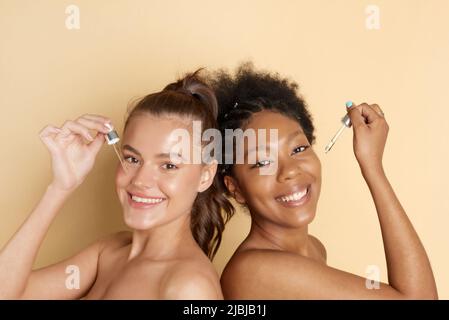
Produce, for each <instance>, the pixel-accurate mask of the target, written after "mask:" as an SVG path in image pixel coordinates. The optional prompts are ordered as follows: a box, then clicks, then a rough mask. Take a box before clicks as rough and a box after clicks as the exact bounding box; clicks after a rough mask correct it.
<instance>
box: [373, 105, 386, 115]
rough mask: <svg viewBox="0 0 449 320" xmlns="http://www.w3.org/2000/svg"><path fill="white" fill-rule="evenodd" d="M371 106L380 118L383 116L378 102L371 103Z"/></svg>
mask: <svg viewBox="0 0 449 320" xmlns="http://www.w3.org/2000/svg"><path fill="white" fill-rule="evenodd" d="M371 108H373V109H374V110H375V111H376V112H377V113H378V114H379V115H380V116H381V117H382V118H385V115H384V112H383V111H382V109H381V108H380V107H379V105H378V104H372V105H371Z"/></svg>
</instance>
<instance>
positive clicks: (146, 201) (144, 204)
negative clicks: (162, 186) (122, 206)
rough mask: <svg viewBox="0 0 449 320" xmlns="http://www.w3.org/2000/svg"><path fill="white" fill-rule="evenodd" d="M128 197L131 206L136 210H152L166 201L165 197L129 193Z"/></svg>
mask: <svg viewBox="0 0 449 320" xmlns="http://www.w3.org/2000/svg"><path fill="white" fill-rule="evenodd" d="M127 195H128V203H129V205H130V206H131V207H132V208H136V209H148V208H152V207H154V206H156V205H158V204H160V203H162V202H164V201H165V200H166V198H164V197H155V196H148V195H144V194H142V193H137V192H132V193H130V192H127Z"/></svg>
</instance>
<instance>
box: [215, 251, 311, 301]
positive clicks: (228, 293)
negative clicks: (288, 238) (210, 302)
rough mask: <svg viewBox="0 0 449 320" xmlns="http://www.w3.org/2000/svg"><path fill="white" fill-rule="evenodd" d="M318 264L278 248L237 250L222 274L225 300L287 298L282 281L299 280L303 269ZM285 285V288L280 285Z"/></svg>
mask: <svg viewBox="0 0 449 320" xmlns="http://www.w3.org/2000/svg"><path fill="white" fill-rule="evenodd" d="M313 265H318V263H317V262H314V261H313V260H311V259H309V258H306V257H303V256H300V255H297V254H293V253H289V252H283V251H279V250H271V249H248V250H244V251H240V252H237V253H235V254H234V255H233V257H232V258H231V259H230V261H229V262H228V264H227V265H226V267H225V269H224V270H223V273H222V275H221V286H222V290H223V294H224V298H225V299H279V297H282V298H289V294H288V293H287V292H286V291H285V290H284V289H285V286H284V285H282V284H283V283H284V284H285V283H288V282H289V281H292V279H293V278H295V281H297V282H301V279H300V278H302V277H303V276H302V275H303V274H304V273H303V272H302V270H306V269H308V268H313ZM283 287H284V288H283Z"/></svg>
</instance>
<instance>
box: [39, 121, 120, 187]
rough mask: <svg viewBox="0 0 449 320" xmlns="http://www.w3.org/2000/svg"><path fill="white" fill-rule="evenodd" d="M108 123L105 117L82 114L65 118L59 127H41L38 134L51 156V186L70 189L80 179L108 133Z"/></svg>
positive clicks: (83, 177) (87, 170)
mask: <svg viewBox="0 0 449 320" xmlns="http://www.w3.org/2000/svg"><path fill="white" fill-rule="evenodd" d="M110 123H111V120H110V119H108V118H106V117H102V116H99V115H89V114H86V115H83V116H81V117H79V118H78V119H76V120H67V121H66V122H65V123H64V125H63V126H62V127H61V128H58V127H55V126H52V125H48V126H46V127H45V128H44V129H42V131H41V132H40V133H39V137H40V139H41V140H42V142H43V143H44V144H45V146H46V147H47V149H48V150H49V151H50V154H51V159H52V169H53V181H52V186H54V187H56V188H58V189H60V190H63V191H73V190H74V189H76V188H77V187H78V186H79V185H80V184H81V183H82V182H83V181H84V179H85V178H86V176H87V174H88V173H89V172H90V170H91V169H92V168H93V166H94V163H95V158H96V156H97V154H98V152H99V151H100V149H101V146H102V145H103V143H104V142H105V140H106V139H105V135H106V134H107V133H108V132H109V129H108V127H106V126H105V124H110ZM91 130H93V131H95V135H93V136H92V135H91V132H90V131H91Z"/></svg>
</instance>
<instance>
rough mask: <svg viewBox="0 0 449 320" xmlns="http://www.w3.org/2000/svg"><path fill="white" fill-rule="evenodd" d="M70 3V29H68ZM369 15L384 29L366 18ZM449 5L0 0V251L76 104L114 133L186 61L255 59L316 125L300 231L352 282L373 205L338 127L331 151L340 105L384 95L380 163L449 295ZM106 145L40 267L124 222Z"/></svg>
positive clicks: (239, 221)
mask: <svg viewBox="0 0 449 320" xmlns="http://www.w3.org/2000/svg"><path fill="white" fill-rule="evenodd" d="M69 4H75V5H78V6H79V8H80V14H81V15H80V18H81V20H80V22H81V28H80V29H79V30H68V29H67V28H66V27H65V19H66V17H67V14H66V13H65V8H66V7H67V6H68V5H69ZM369 4H375V5H378V6H379V8H380V30H368V29H367V28H366V26H365V21H366V19H367V14H366V13H365V9H366V7H367V5H369ZM448 58H449V1H447V0H431V1H424V0H422V1H419V0H395V1H386V0H385V1H380V0H377V1H376V0H374V1H364V0H345V1H343V0H341V1H332V0H327V1H325V0H321V1H311V0H310V1H293V0H292V1H287V0H283V1H279V0H276V1H274V0H271V1H261V0H258V1H256V0H246V1H235V0H232V1H231V0H226V1H224V0H222V1H206V0H204V1H192V0H191V1H128V0H127V1H124V0H121V1H119V0H115V1H87V0H76V1H73V2H68V1H54V0H51V1H50V0H47V1H23V0H22V1H19V0H17V1H16V0H9V1H8V0H0V106H1V111H2V113H1V115H2V117H1V125H0V137H1V144H2V156H1V157H0V168H1V169H0V170H1V177H2V180H1V184H0V188H1V189H0V194H1V197H0V208H1V211H0V214H1V219H0V245H1V246H2V245H3V244H4V243H5V242H6V241H7V240H8V239H9V238H10V237H11V236H12V234H13V233H14V231H15V230H16V229H17V228H18V227H19V225H20V224H21V222H22V221H23V220H24V219H25V217H26V216H27V215H28V214H29V212H30V210H31V209H32V208H33V206H34V205H35V204H36V202H37V201H38V200H39V198H40V197H41V195H42V193H43V191H44V189H45V186H46V185H47V183H48V182H49V181H50V179H51V167H50V161H49V160H50V159H49V156H48V153H47V151H46V149H45V147H44V146H43V144H41V143H40V141H39V139H38V135H37V134H38V132H39V131H40V129H41V128H42V127H44V126H45V125H46V124H49V123H51V124H55V125H61V124H62V123H63V122H64V120H65V119H70V118H75V117H77V116H79V115H81V114H83V113H98V114H104V115H107V116H109V117H111V118H112V119H114V121H115V124H116V126H117V127H119V128H120V129H121V127H122V126H123V119H124V113H125V110H126V106H127V104H128V103H129V102H130V101H131V100H132V99H135V98H137V97H140V96H142V95H144V94H147V93H149V92H153V91H156V90H160V89H161V88H162V87H163V86H164V85H165V84H167V83H168V82H170V81H173V80H174V79H175V78H176V77H177V76H179V75H182V74H183V73H184V72H186V71H191V70H194V69H196V68H197V67H200V66H204V67H208V68H212V69H213V68H217V67H228V68H234V67H235V66H236V65H237V63H238V62H240V61H244V60H248V59H251V60H253V61H254V62H255V64H256V66H257V67H260V68H266V69H270V70H276V71H279V72H280V73H282V74H283V75H286V76H289V77H291V78H292V79H294V80H296V81H297V82H299V84H300V86H301V92H302V94H303V95H304V97H305V98H306V100H307V102H308V104H309V105H310V109H311V112H312V114H313V115H314V118H315V125H316V136H317V143H316V145H315V150H316V152H317V154H318V155H319V157H320V158H321V161H322V165H323V173H322V174H323V185H322V193H321V198H320V202H319V205H318V212H317V218H316V220H315V221H314V222H313V223H312V225H311V227H310V229H311V233H312V234H314V235H316V236H318V237H319V238H320V239H321V240H322V241H323V242H324V244H325V245H326V247H327V250H328V257H329V264H330V265H331V266H334V267H337V268H341V269H343V270H346V271H350V272H353V273H356V274H359V275H362V276H365V270H366V268H367V266H368V265H373V264H374V265H378V266H379V267H380V268H381V274H382V280H383V281H385V280H386V267H385V259H384V253H383V247H382V240H381V234H380V229H379V225H378V221H377V217H376V211H375V208H374V205H373V201H372V199H371V197H370V194H369V191H368V188H367V187H366V184H365V182H364V180H363V178H362V176H361V174H360V171H359V168H358V166H357V162H356V160H355V158H354V155H353V151H352V141H351V136H352V133H351V132H349V131H347V132H345V133H344V134H343V136H342V137H341V139H340V140H339V141H338V142H337V144H336V145H335V147H334V149H333V150H332V151H331V152H330V153H329V154H327V155H325V154H324V151H323V150H324V146H325V145H326V144H327V142H328V141H329V139H330V138H331V136H332V135H333V134H334V133H335V132H336V130H337V129H338V127H339V119H340V118H341V117H342V116H343V115H344V112H345V109H344V102H345V101H346V100H349V99H352V100H353V101H355V102H357V103H359V102H364V101H366V102H369V103H374V102H377V103H379V104H380V105H381V106H382V107H383V109H384V111H385V113H386V117H387V120H388V122H389V124H390V134H389V139H388V141H387V146H386V151H385V158H384V163H385V170H386V172H387V175H388V177H389V179H390V181H391V183H392V185H393V187H394V189H395V191H396V193H397V195H398V197H399V199H400V200H401V202H402V204H403V206H404V208H405V209H406V211H407V213H408V215H409V216H410V218H411V220H412V222H413V223H414V225H415V227H416V229H417V231H418V233H419V235H420V237H421V239H422V241H423V243H424V245H425V247H426V249H427V252H428V254H429V256H430V259H431V262H432V266H433V269H434V271H435V276H436V279H437V284H438V289H439V293H440V297H441V298H445V299H448V298H449V275H448V272H447V270H449V258H448V256H447V253H448V245H449V232H448V230H447V229H448V225H449V216H448V214H449V194H448V189H449V188H448V182H447V181H448V179H449V174H448V169H447V164H448V163H449V151H448V144H449V143H448V141H447V139H448V125H447V123H448V120H447V119H448V118H449V111H448V101H449V90H448V88H447V85H448V74H449V61H448ZM115 165H116V158H115V156H114V153H113V150H112V149H110V148H107V147H104V149H103V150H102V151H101V152H100V155H99V157H98V161H97V163H96V166H95V168H94V170H93V172H92V173H91V174H90V176H89V177H88V179H87V180H86V182H85V183H84V185H82V187H81V188H80V189H79V190H78V191H77V192H76V194H75V195H74V196H73V197H72V198H71V199H70V200H69V202H68V203H67V204H66V206H65V207H64V209H63V210H62V212H61V213H60V215H59V216H58V217H57V219H56V220H55V221H54V223H53V225H52V227H51V230H50V231H49V233H48V236H47V238H46V240H45V242H44V244H43V246H42V248H41V251H40V253H39V256H38V259H37V262H36V266H37V267H40V266H43V265H46V264H49V263H52V262H55V261H58V260H59V259H61V258H64V257H66V256H69V255H71V254H73V253H75V252H76V251H77V250H79V249H80V248H82V247H84V246H86V245H87V244H88V243H90V242H92V241H94V240H95V239H97V238H98V237H100V236H102V235H105V234H108V233H110V232H113V231H117V230H120V229H122V228H123V224H122V217H121V210H120V205H119V202H118V200H117V198H116V195H115V192H114V178H113V175H114V170H113V169H114V167H115ZM248 221H249V220H248V217H247V216H245V213H242V212H239V213H238V214H237V216H236V217H235V218H234V219H233V221H232V222H231V224H229V227H228V229H227V231H226V233H225V238H224V243H223V246H222V248H221V250H220V252H219V254H218V256H217V258H216V260H215V262H214V263H215V265H216V267H217V269H218V270H219V271H221V270H222V268H223V266H224V264H225V263H226V261H227V259H228V258H229V256H230V254H231V253H232V252H233V250H234V248H235V247H236V245H237V244H238V243H239V242H240V241H241V239H243V237H244V236H245V233H246V232H247V229H248Z"/></svg>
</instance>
